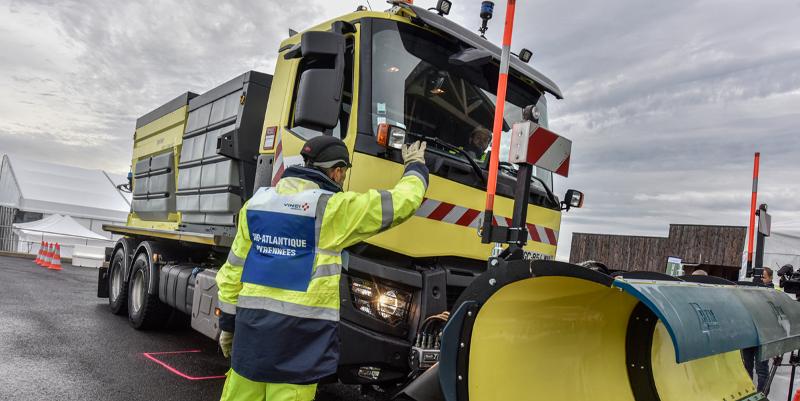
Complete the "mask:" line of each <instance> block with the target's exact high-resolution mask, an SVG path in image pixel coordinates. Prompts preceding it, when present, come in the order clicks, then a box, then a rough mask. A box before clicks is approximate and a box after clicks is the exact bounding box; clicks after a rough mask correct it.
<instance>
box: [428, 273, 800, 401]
mask: <svg viewBox="0 0 800 401" xmlns="http://www.w3.org/2000/svg"><path fill="white" fill-rule="evenodd" d="M497 262H498V263H497V265H496V266H492V267H490V268H489V270H488V271H487V273H485V274H484V275H482V276H480V277H478V278H476V280H475V281H474V282H473V284H472V285H470V287H468V288H467V289H466V290H465V291H464V293H463V295H462V297H461V299H459V300H458V301H457V302H456V305H457V307H456V312H454V313H453V315H452V316H451V318H450V321H449V322H448V324H447V326H446V328H445V332H444V338H443V344H442V353H441V361H440V366H439V381H440V385H441V386H442V391H443V394H444V396H445V399H446V400H447V401H467V400H471V401H489V400H509V399H515V400H532V399H559V400H562V399H563V400H592V401H604V400H607V401H629V400H638V401H642V400H647V401H673V400H674V401H677V400H682V401H685V400H690V401H691V400H697V401H700V400H703V401H705V400H710V399H716V400H726V401H737V400H747V401H754V400H763V399H766V398H765V397H764V396H763V395H761V394H759V393H757V392H756V390H755V388H754V386H753V384H752V382H751V380H750V378H749V376H748V375H747V372H746V371H745V370H744V367H743V364H742V359H741V356H740V352H739V350H741V349H743V348H750V347H757V348H758V349H759V353H760V355H761V357H762V358H768V357H769V356H772V355H776V354H780V353H783V352H786V351H789V350H791V349H795V348H798V335H797V334H798V333H797V331H798V330H797V329H795V326H798V325H800V304H798V303H797V302H796V301H794V300H792V299H791V298H789V297H788V296H786V295H785V294H782V293H779V292H777V291H775V290H771V289H766V288H757V287H738V286H722V285H709V284H696V283H686V282H682V281H662V280H647V281H643V280H639V281H635V280H621V279H620V280H614V279H612V278H611V277H609V276H606V275H604V274H601V273H598V272H594V271H591V270H588V269H585V268H581V267H579V266H575V265H570V264H566V263H560V262H552V261H535V262H529V261H513V262H505V261H502V260H497Z"/></svg>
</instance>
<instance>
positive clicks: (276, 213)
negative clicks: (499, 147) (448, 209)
mask: <svg viewBox="0 0 800 401" xmlns="http://www.w3.org/2000/svg"><path fill="white" fill-rule="evenodd" d="M427 182H428V169H427V168H426V167H425V165H424V164H422V163H412V164H410V165H408V166H407V167H406V170H405V173H404V175H403V177H402V178H401V179H400V181H399V182H398V184H397V185H396V186H395V187H394V188H393V189H390V190H381V191H377V190H370V191H368V192H366V193H355V192H341V189H340V188H339V187H338V185H336V184H335V183H334V182H333V181H331V180H330V179H329V178H328V177H327V176H326V175H324V174H322V173H321V172H320V171H317V170H314V169H309V168H304V167H291V168H289V169H287V170H286V171H285V172H284V174H283V178H281V180H280V181H279V182H278V184H277V186H275V187H273V188H261V189H259V190H258V192H256V194H255V195H253V197H252V198H251V199H250V200H249V201H248V202H247V203H246V204H245V206H244V207H243V208H242V210H241V212H240V213H239V227H238V232H237V234H236V238H235V239H234V242H233V246H232V247H231V250H230V253H229V254H228V260H227V261H226V262H225V264H224V265H223V266H222V268H221V269H220V271H219V272H218V273H217V279H216V280H217V285H218V287H219V307H220V309H221V311H222V312H223V314H222V317H221V319H220V326H221V328H222V330H226V331H234V333H235V334H234V341H233V351H232V352H233V354H232V361H231V364H232V368H233V370H234V371H236V372H237V373H238V374H239V375H242V376H244V377H246V378H248V379H250V380H254V381H261V382H273V383H296V384H302V383H312V382H315V381H318V380H319V379H320V378H322V377H325V376H328V375H331V374H334V373H335V372H336V368H337V365H338V346H339V344H338V337H337V322H338V321H339V278H340V273H341V269H342V256H341V252H342V250H343V249H344V248H347V247H348V246H351V245H354V244H356V243H358V242H360V241H363V240H364V239H367V238H369V237H370V236H373V235H375V234H378V233H380V232H382V231H384V230H387V229H389V228H391V227H393V226H396V225H398V224H400V223H402V222H403V221H405V220H407V219H408V218H410V217H411V216H413V215H414V213H415V212H416V210H417V209H418V208H419V206H420V204H421V203H422V200H423V197H424V195H425V191H426V189H427Z"/></svg>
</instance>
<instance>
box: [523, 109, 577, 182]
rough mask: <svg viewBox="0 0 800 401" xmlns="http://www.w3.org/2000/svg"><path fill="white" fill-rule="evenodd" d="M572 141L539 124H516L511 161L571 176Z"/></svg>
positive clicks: (527, 122)
mask: <svg viewBox="0 0 800 401" xmlns="http://www.w3.org/2000/svg"><path fill="white" fill-rule="evenodd" d="M571 152H572V141H570V140H569V139H567V138H564V137H563V136H560V135H558V134H556V133H554V132H553V131H550V130H548V129H546V128H543V127H540V126H539V125H538V124H536V123H533V122H530V121H525V122H522V123H517V124H514V127H513V128H512V133H511V149H510V152H509V159H510V161H511V162H512V163H523V162H526V163H529V164H532V165H534V166H536V167H539V168H542V169H545V170H547V171H552V172H554V173H556V174H558V175H561V176H564V177H566V176H568V175H569V156H570V153H571Z"/></svg>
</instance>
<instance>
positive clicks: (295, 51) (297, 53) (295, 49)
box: [283, 42, 303, 60]
mask: <svg viewBox="0 0 800 401" xmlns="http://www.w3.org/2000/svg"><path fill="white" fill-rule="evenodd" d="M302 56H303V53H302V46H301V43H300V42H298V43H297V44H296V45H294V46H292V47H291V48H289V50H287V51H286V54H284V55H283V59H284V60H291V59H296V58H300V57H302Z"/></svg>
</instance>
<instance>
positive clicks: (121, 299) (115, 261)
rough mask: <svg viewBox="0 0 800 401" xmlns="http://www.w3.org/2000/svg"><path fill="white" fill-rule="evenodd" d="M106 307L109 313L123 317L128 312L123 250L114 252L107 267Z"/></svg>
mask: <svg viewBox="0 0 800 401" xmlns="http://www.w3.org/2000/svg"><path fill="white" fill-rule="evenodd" d="M108 306H109V307H110V308H111V313H113V314H115V315H123V314H125V313H126V312H127V311H128V286H127V285H126V283H125V249H124V248H122V247H120V248H119V249H117V251H116V252H114V256H113V257H112V258H111V264H110V265H109V266H108Z"/></svg>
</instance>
